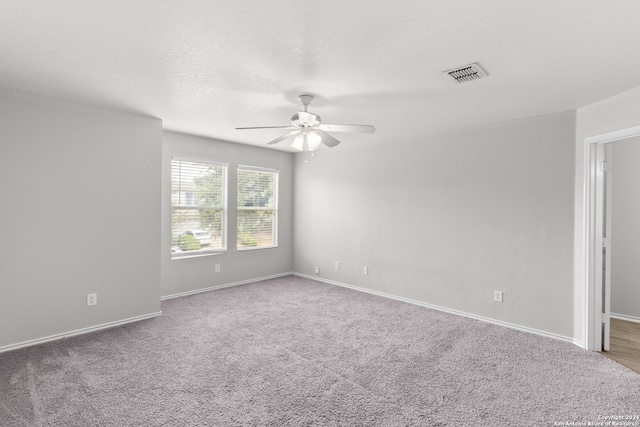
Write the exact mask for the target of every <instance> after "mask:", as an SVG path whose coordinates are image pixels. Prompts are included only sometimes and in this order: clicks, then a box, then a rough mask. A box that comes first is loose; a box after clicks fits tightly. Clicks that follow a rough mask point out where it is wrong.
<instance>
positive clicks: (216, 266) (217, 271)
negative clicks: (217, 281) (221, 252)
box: [214, 264, 220, 273]
mask: <svg viewBox="0 0 640 427" xmlns="http://www.w3.org/2000/svg"><path fill="white" fill-rule="evenodd" d="M214 271H215V272H216V273H220V264H216V265H215V267H214Z"/></svg>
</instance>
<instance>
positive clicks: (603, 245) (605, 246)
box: [602, 237, 609, 248]
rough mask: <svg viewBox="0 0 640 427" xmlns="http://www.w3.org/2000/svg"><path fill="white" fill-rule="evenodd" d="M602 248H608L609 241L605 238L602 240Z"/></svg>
mask: <svg viewBox="0 0 640 427" xmlns="http://www.w3.org/2000/svg"><path fill="white" fill-rule="evenodd" d="M602 247H603V248H608V247H609V239H607V238H606V237H603V238H602Z"/></svg>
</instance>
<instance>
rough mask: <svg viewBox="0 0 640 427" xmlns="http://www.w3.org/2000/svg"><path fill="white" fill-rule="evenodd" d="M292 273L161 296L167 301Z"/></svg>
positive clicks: (162, 299)
mask: <svg viewBox="0 0 640 427" xmlns="http://www.w3.org/2000/svg"><path fill="white" fill-rule="evenodd" d="M292 274H294V273H293V272H291V271H288V272H286V273H278V274H273V275H271V276H264V277H257V278H255V279H247V280H241V281H239V282H233V283H225V284H222V285H214V286H209V287H208V288H201V289H196V290H193V291H186V292H179V293H177V294H171V295H164V296H162V297H161V298H160V300H161V301H165V300H168V299H172V298H179V297H185V296H187V295H194V294H199V293H202V292H209V291H215V290H216V289H223V288H230V287H232V286H240V285H246V284H249V283H253V282H259V281H261V280H268V279H275V278H278V277H284V276H291V275H292Z"/></svg>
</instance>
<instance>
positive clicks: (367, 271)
mask: <svg viewBox="0 0 640 427" xmlns="http://www.w3.org/2000/svg"><path fill="white" fill-rule="evenodd" d="M362 274H364V275H365V276H368V275H369V267H362Z"/></svg>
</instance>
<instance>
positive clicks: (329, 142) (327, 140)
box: [313, 129, 340, 147]
mask: <svg viewBox="0 0 640 427" xmlns="http://www.w3.org/2000/svg"><path fill="white" fill-rule="evenodd" d="M313 131H314V132H315V133H317V134H318V135H320V137H321V138H322V143H323V144H324V145H326V146H327V147H335V146H336V145H338V144H340V141H338V140H337V139H335V138H334V137H332V136H331V135H329V134H328V133H326V132H324V131H321V130H320V129H314V130H313Z"/></svg>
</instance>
